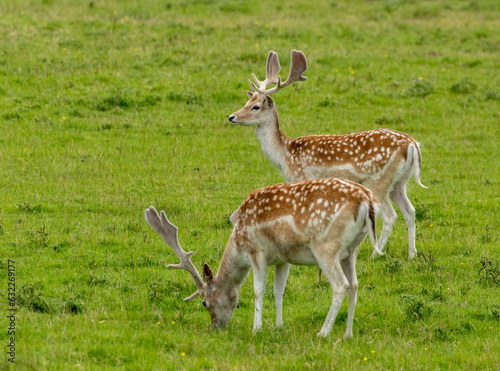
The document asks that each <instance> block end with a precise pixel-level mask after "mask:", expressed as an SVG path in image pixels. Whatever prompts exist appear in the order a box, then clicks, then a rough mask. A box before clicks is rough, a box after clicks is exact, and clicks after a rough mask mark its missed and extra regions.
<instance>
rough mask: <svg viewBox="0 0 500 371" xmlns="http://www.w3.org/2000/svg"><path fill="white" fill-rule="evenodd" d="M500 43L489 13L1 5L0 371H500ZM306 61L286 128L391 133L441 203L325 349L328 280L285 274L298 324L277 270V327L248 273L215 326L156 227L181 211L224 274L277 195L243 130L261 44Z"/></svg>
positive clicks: (222, 4)
mask: <svg viewBox="0 0 500 371" xmlns="http://www.w3.org/2000/svg"><path fill="white" fill-rule="evenodd" d="M499 29H500V3H499V2H498V1H495V0H477V1H474V0H443V1H418V2H415V1H406V0H381V1H361V0H353V1H347V0H346V1H341V0H338V1H335V0H330V1H318V2H311V1H304V0H289V1H276V2H266V3H264V2H246V1H238V0H220V1H215V0H206V1H200V0H162V1H157V0H152V1H147V2H146V1H138V0H127V1H116V0H115V1H113V0H86V1H82V2H78V1H70V0H36V1H35V0H12V1H8V2H7V1H5V2H2V4H0V36H1V37H0V129H1V135H0V313H1V318H2V320H1V321H0V323H1V325H2V326H1V327H2V331H1V340H2V341H1V343H2V345H5V346H4V347H3V348H2V349H3V350H2V351H1V354H0V369H1V370H11V369H26V370H44V369H49V370H72V369H86V370H100V369H125V370H138V369H156V370H160V369H220V370H224V369H237V370H244V369H273V368H275V369H343V370H344V369H345V370H360V369H398V370H399V369H402V370H437V369H441V370H443V369H446V370H448V369H449V370H457V369H469V370H476V369H477V370H479V369H481V370H493V369H498V368H499V367H500V366H499V365H500V337H499V335H498V334H499V333H500V219H499V215H500V156H499V154H500V153H499V144H500V32H499ZM293 48H295V49H299V50H302V51H303V52H304V53H305V55H306V56H307V58H308V65H309V69H308V70H307V72H306V73H305V75H306V76H308V80H307V81H305V82H301V83H296V84H294V85H293V86H292V87H289V88H287V89H284V90H283V91H280V92H279V93H277V94H275V95H274V96H273V98H274V100H275V102H276V106H277V109H278V113H279V117H280V124H281V127H282V130H283V131H284V133H285V134H287V135H288V136H292V137H297V136H303V135H309V134H330V133H331V134H333V133H349V132H355V131H363V130H371V129H375V128H381V127H386V128H391V129H394V130H398V131H402V132H405V133H408V134H410V135H412V136H413V137H414V138H415V139H416V140H417V141H419V142H420V145H421V150H422V157H423V162H422V183H423V184H425V185H427V186H428V187H429V188H428V189H423V188H420V187H418V186H417V184H416V183H415V182H414V181H413V180H410V181H409V183H408V195H409V198H410V200H411V201H412V203H413V205H414V206H415V208H416V210H417V250H418V256H417V257H416V258H415V259H413V260H411V261H410V260H408V237H407V229H406V225H405V223H404V219H403V218H402V215H401V214H400V213H399V212H398V215H399V220H398V222H397V223H396V225H395V228H394V230H393V233H392V235H391V237H390V238H389V242H388V246H387V247H386V252H387V254H386V255H385V256H383V257H380V258H378V259H375V260H372V259H370V255H371V253H372V248H371V245H370V243H369V241H365V242H364V243H363V244H362V246H361V250H360V255H359V258H358V264H357V271H358V280H359V291H358V305H357V308H356V313H355V320H354V339H352V340H349V341H344V340H342V336H343V333H344V330H345V318H346V315H347V298H346V300H345V301H344V304H343V307H342V309H341V312H340V314H339V317H338V318H337V321H336V323H335V325H334V328H333V331H332V333H331V335H330V337H329V338H327V339H324V338H318V337H317V336H316V334H317V333H318V332H319V330H320V328H321V326H322V324H323V321H324V318H325V317H326V314H327V312H328V308H329V305H330V302H331V289H330V286H329V285H328V284H327V283H326V282H325V280H324V279H323V280H322V281H321V282H319V281H318V270H317V268H316V267H297V266H295V267H292V269H291V273H290V277H289V279H288V284H287V288H286V291H285V297H284V308H283V312H284V313H283V315H284V322H285V325H284V327H282V328H276V327H275V325H274V314H275V312H274V299H273V293H272V282H273V270H272V269H270V272H269V276H268V283H267V290H266V297H265V299H264V325H263V330H262V331H261V332H258V333H255V334H254V333H252V321H253V310H254V308H253V285H252V282H253V278H252V274H250V276H249V277H248V279H247V282H246V283H245V285H244V286H243V287H242V289H241V292H240V294H241V295H240V302H239V305H238V308H237V309H236V311H235V314H234V316H233V319H232V320H231V322H230V324H229V327H228V329H226V330H223V331H212V330H211V329H210V318H209V315H208V313H207V312H206V311H205V309H204V308H203V306H202V300H200V299H199V298H198V299H195V300H193V301H191V302H187V303H186V302H183V301H182V299H183V298H184V297H187V296H188V295H190V294H191V293H193V292H194V290H195V286H194V284H193V281H192V279H191V278H190V277H189V274H187V273H186V272H183V271H178V270H170V269H167V268H166V265H167V264H171V263H177V261H178V259H177V257H176V256H175V255H174V253H173V252H172V251H171V250H170V248H169V247H168V246H167V245H166V244H165V243H164V242H163V241H162V240H161V239H160V237H159V236H158V235H157V234H156V233H155V232H154V231H153V230H152V229H151V228H150V227H149V226H148V225H147V223H146V222H145V220H144V210H145V209H146V208H147V207H149V206H150V205H153V206H155V207H156V208H157V209H158V210H160V209H163V210H165V211H166V212H167V215H168V216H169V218H170V220H171V221H172V223H174V224H175V225H177V226H178V227H179V240H180V244H181V246H183V247H184V249H185V250H186V251H190V250H192V251H195V252H196V253H195V254H194V255H193V257H192V260H193V262H194V264H195V265H196V266H197V267H198V269H199V270H201V267H202V264H203V262H208V263H209V264H210V266H211V267H212V268H213V269H214V270H215V271H216V270H217V267H218V263H219V261H220V259H221V256H222V253H223V250H224V248H225V245H226V242H227V240H228V238H229V235H230V233H231V230H232V225H231V222H230V220H229V216H230V215H231V214H232V213H233V211H234V210H236V209H237V207H238V206H239V205H240V203H241V202H242V201H243V200H244V198H245V197H246V196H247V195H248V193H250V192H251V191H252V190H254V189H257V188H260V187H263V186H266V185H269V184H273V183H279V182H282V181H283V178H282V177H281V174H280V173H279V171H278V169H276V168H275V167H274V166H273V165H272V164H271V163H269V161H268V160H267V159H266V158H265V156H264V154H263V153H262V150H261V148H260V144H259V143H258V141H257V138H256V137H255V135H254V133H253V129H252V128H245V127H236V126H232V125H230V123H229V121H228V116H229V115H230V114H231V113H233V112H235V111H237V110H239V109H240V108H241V107H242V106H243V105H244V103H245V102H246V100H247V96H246V93H245V90H246V89H247V88H248V84H247V79H248V78H251V73H256V75H257V76H258V77H260V78H263V77H264V73H265V61H266V56H267V52H268V51H270V50H274V51H276V52H278V54H279V56H280V61H281V66H282V72H281V75H282V76H283V77H286V76H287V73H288V69H289V67H290V50H291V49H293ZM381 224H382V223H381V222H380V221H379V223H378V228H379V230H380V227H381ZM9 261H14V262H15V264H14V265H15V282H16V299H17V302H16V308H17V318H16V323H15V338H16V341H15V343H16V350H15V354H16V358H15V362H16V363H15V365H13V364H12V363H11V362H9V361H8V359H9V356H8V355H7V344H8V343H9V341H10V337H11V335H9V334H8V331H7V327H8V326H9V323H8V322H7V313H10V312H9V311H10V310H11V308H10V307H9V302H8V300H7V298H8V282H9V281H8V279H9V275H8V272H9V269H8V265H9Z"/></svg>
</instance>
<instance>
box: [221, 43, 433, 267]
mask: <svg viewBox="0 0 500 371" xmlns="http://www.w3.org/2000/svg"><path fill="white" fill-rule="evenodd" d="M280 69H281V67H280V63H279V60H278V54H277V53H275V52H272V51H271V52H269V55H268V59H267V70H266V79H265V80H264V81H259V80H257V78H256V76H255V75H254V74H252V76H253V78H254V80H255V82H256V83H257V85H258V87H257V86H256V85H255V84H254V83H253V82H252V81H250V80H248V82H249V84H250V88H251V89H252V92H250V91H247V94H248V97H249V98H250V100H249V101H248V102H247V103H246V104H245V106H244V107H243V108H242V109H241V110H239V111H237V112H235V113H233V114H232V115H231V116H229V121H231V123H233V124H235V125H244V126H257V128H256V129H255V134H256V135H257V138H258V139H259V142H260V144H261V146H262V150H263V151H264V154H265V155H266V157H267V158H268V159H269V161H271V162H272V163H273V164H274V165H276V166H277V167H278V169H280V170H281V172H282V173H283V176H284V177H285V179H286V180H287V181H289V182H295V181H301V180H304V179H314V178H345V179H349V180H352V181H354V182H356V183H359V184H362V185H364V186H365V187H367V188H369V189H370V190H371V191H372V192H373V193H374V194H375V197H376V198H377V199H378V200H379V202H380V206H381V207H380V214H381V217H382V221H383V228H382V233H381V235H380V238H379V240H378V249H379V250H380V251H383V249H384V247H385V245H386V243H387V239H388V238H389V235H390V234H391V231H392V228H393V226H394V224H395V223H396V220H397V218H398V217H397V214H396V212H395V211H394V208H393V206H392V204H391V201H390V200H392V201H394V203H395V204H396V206H397V207H399V209H400V210H401V212H402V213H403V216H404V218H405V221H406V225H407V226H408V236H409V257H410V258H413V257H414V256H415V255H416V253H417V250H416V248H415V209H414V207H413V205H412V204H411V202H410V200H409V199H408V197H407V196H406V183H407V182H408V180H409V178H410V177H411V176H412V175H413V176H414V178H415V181H416V182H417V183H418V184H419V185H420V186H422V187H424V188H426V187H425V186H424V185H422V183H421V182H420V174H421V167H422V166H421V162H422V159H421V154H420V149H419V146H418V143H417V142H416V141H415V140H414V139H413V138H412V137H410V136H409V135H406V134H403V133H399V132H397V131H394V130H389V129H377V130H371V131H363V132H360V133H352V134H343V135H310V136H306V137H300V138H295V139H293V138H288V137H287V136H286V135H285V134H283V132H282V131H281V129H280V125H279V122H278V113H277V111H276V106H275V104H274V101H273V99H272V98H271V97H270V95H271V94H273V93H276V92H277V91H279V90H281V89H283V88H285V87H287V86H288V85H291V84H292V83H294V82H295V81H305V80H307V77H305V76H302V74H303V73H304V71H305V70H306V69H307V60H306V57H305V55H304V53H302V52H301V51H297V50H292V57H291V66H290V74H289V76H288V79H287V80H286V81H285V82H284V83H282V82H281V79H280V77H279V76H277V75H278V72H279V71H280ZM269 84H276V86H274V87H273V88H270V89H266V88H267V85H269ZM376 255H377V252H376V251H374V252H373V255H372V257H375V256H376Z"/></svg>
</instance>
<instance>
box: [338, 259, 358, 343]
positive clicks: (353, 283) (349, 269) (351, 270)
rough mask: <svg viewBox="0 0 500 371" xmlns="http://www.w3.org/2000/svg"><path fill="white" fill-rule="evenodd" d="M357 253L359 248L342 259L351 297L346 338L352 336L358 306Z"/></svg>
mask: <svg viewBox="0 0 500 371" xmlns="http://www.w3.org/2000/svg"><path fill="white" fill-rule="evenodd" d="M356 255H357V249H356V252H355V253H354V254H351V255H349V257H348V258H346V259H344V260H342V262H341V263H342V270H343V271H344V274H345V276H346V278H347V281H349V290H348V291H347V295H348V298H349V309H348V311H347V327H346V330H345V334H344V339H349V338H352V323H353V321H354V309H355V308H356V301H357V292H358V278H357V277H356Z"/></svg>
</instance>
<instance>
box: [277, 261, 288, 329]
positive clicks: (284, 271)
mask: <svg viewBox="0 0 500 371" xmlns="http://www.w3.org/2000/svg"><path fill="white" fill-rule="evenodd" d="M289 272H290V264H288V263H285V264H280V265H277V266H276V269H275V272H274V300H275V302H276V326H283V314H282V309H283V293H284V292H285V286H286V279H287V278H288V273H289Z"/></svg>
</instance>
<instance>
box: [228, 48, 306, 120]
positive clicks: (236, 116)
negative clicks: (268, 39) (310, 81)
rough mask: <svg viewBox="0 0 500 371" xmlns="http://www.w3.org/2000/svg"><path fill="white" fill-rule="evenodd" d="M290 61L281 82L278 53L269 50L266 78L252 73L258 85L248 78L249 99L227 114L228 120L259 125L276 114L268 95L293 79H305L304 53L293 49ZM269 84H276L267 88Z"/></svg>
mask: <svg viewBox="0 0 500 371" xmlns="http://www.w3.org/2000/svg"><path fill="white" fill-rule="evenodd" d="M291 61H292V62H291V66H290V73H289V75H288V79H287V80H286V81H285V82H284V83H282V82H281V77H280V76H278V73H279V71H280V69H281V66H280V62H279V59H278V54H277V53H275V52H273V51H270V52H269V54H268V57H267V65H266V79H265V80H264V81H259V80H258V79H257V77H256V76H255V74H252V77H253V79H254V80H255V83H256V84H257V85H258V87H257V85H255V83H253V82H252V81H250V80H248V84H249V85H250V89H251V90H252V91H247V95H248V98H249V99H250V100H249V101H248V102H247V103H246V104H245V106H244V107H243V108H242V109H241V110H239V111H237V112H235V113H233V114H232V115H231V116H229V121H231V123H233V124H235V125H246V126H252V125H261V124H264V123H266V122H269V121H270V120H273V119H274V118H275V116H276V108H275V105H274V101H273V100H272V98H271V97H270V95H271V94H274V93H276V92H278V91H280V90H281V89H283V88H286V87H287V86H289V85H291V84H293V83H294V82H295V81H306V80H307V77H305V76H302V74H303V73H304V72H305V71H306V70H307V59H306V56H305V55H304V53H302V52H301V51H298V50H295V49H293V50H292V52H291ZM269 84H276V86H274V87H273V88H270V89H267V85H269Z"/></svg>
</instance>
